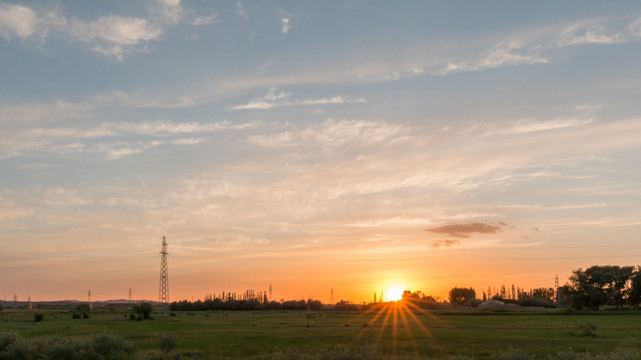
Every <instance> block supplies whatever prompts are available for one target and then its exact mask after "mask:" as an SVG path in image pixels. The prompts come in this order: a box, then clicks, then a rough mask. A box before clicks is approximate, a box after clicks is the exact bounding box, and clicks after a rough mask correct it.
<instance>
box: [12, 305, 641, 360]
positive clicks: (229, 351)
mask: <svg viewBox="0 0 641 360" xmlns="http://www.w3.org/2000/svg"><path fill="white" fill-rule="evenodd" d="M39 312H41V313H43V314H44V320H43V321H42V322H35V321H34V316H33V312H28V311H7V310H5V311H4V312H2V313H0V332H6V331H15V332H17V333H19V334H21V335H23V336H25V337H35V336H40V335H62V336H68V337H72V338H75V339H78V340H86V339H89V338H90V337H92V336H93V335H95V334H99V333H103V332H110V333H113V334H116V335H119V336H121V337H123V338H125V339H126V340H128V341H130V342H131V343H133V344H134V345H135V346H136V358H140V359H147V358H159V356H160V347H159V345H158V339H159V338H160V337H161V336H163V335H165V336H172V337H174V338H175V339H176V340H177V341H178V346H177V348H176V350H175V351H176V352H199V353H201V354H203V355H204V357H205V358H211V359H246V358H254V359H270V358H272V357H273V356H274V355H276V354H281V355H282V354H286V353H287V352H294V353H298V354H318V353H319V352H321V351H327V350H326V349H335V348H343V349H350V348H375V349H377V351H378V352H379V353H382V354H384V355H385V356H386V357H394V356H397V357H399V358H404V357H406V358H410V357H431V358H448V357H450V356H453V355H465V356H469V357H472V358H475V359H489V358H493V357H494V355H495V354H497V353H499V352H501V351H505V350H507V349H510V348H519V349H521V350H522V351H524V352H525V353H527V354H530V355H532V356H534V357H535V358H539V359H547V358H548V356H549V355H554V354H557V353H558V352H560V351H566V350H568V349H573V350H574V351H575V352H590V353H594V354H596V353H599V352H603V353H609V352H612V351H614V350H617V349H622V350H631V351H636V350H637V349H641V315H640V314H636V313H610V314H589V315H583V314H581V315H576V314H574V315H563V314H561V313H559V312H557V311H542V312H523V313H491V312H471V313H468V312H465V313H463V312H462V313H456V312H452V313H440V314H439V313H436V314H427V313H421V312H415V313H414V314H413V316H412V315H409V314H408V315H406V319H407V326H406V325H405V323H404V321H403V317H402V316H400V315H399V316H397V321H396V324H397V325H396V327H395V326H394V320H393V319H394V316H393V313H392V315H390V317H389V321H388V323H387V324H385V326H383V325H384V322H385V317H386V315H385V314H383V315H381V316H379V317H378V318H376V320H375V321H372V320H373V319H374V318H375V313H340V312H320V313H319V312H314V313H309V312H289V311H287V312H194V313H178V316H175V317H160V316H158V315H155V316H154V320H151V321H131V320H129V316H128V315H127V314H125V313H117V312H116V313H112V312H106V311H105V312H100V311H93V312H92V313H91V317H90V318H89V319H72V318H71V314H70V313H69V312H56V311H42V310H39ZM308 317H309V319H308ZM308 322H309V327H308V326H307V325H308ZM587 323H591V324H594V325H595V326H596V330H595V331H594V334H593V335H595V336H586V335H588V334H585V326H584V325H586V324H587ZM582 326H583V327H582ZM324 349H325V350H324Z"/></svg>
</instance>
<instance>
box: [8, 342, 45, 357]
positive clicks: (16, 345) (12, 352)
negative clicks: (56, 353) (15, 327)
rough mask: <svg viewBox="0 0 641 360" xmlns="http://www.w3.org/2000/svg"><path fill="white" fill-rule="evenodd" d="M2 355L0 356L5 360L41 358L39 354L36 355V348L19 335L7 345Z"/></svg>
mask: <svg viewBox="0 0 641 360" xmlns="http://www.w3.org/2000/svg"><path fill="white" fill-rule="evenodd" d="M2 355H3V357H2V358H3V359H7V360H13V359H16V360H18V359H20V360H31V359H33V360H35V359H40V358H41V356H38V352H37V351H36V349H34V347H33V346H31V343H30V342H28V341H26V340H25V339H24V338H22V337H19V338H18V339H17V341H15V342H13V343H11V344H10V345H9V346H7V347H6V348H5V349H4V352H3V353H2Z"/></svg>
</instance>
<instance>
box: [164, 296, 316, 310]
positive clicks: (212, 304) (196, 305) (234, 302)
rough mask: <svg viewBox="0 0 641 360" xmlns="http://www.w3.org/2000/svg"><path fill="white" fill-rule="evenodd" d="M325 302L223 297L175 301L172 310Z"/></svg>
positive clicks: (265, 307) (266, 307)
mask: <svg viewBox="0 0 641 360" xmlns="http://www.w3.org/2000/svg"><path fill="white" fill-rule="evenodd" d="M322 307H323V304H322V303H321V302H320V301H319V300H313V299H309V300H288V301H260V300H258V299H247V300H245V299H230V298H228V299H221V298H213V299H207V300H204V301H202V300H197V301H187V300H182V301H178V302H173V303H171V305H170V306H169V309H170V310H171V311H207V310H230V311H243V310H314V311H317V310H320V309H321V308H322Z"/></svg>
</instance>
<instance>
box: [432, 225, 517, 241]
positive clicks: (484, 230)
mask: <svg viewBox="0 0 641 360" xmlns="http://www.w3.org/2000/svg"><path fill="white" fill-rule="evenodd" d="M503 224H505V223H500V225H502V226H507V224H505V225H503ZM425 231H429V232H431V233H435V234H446V235H447V236H452V237H457V238H469V237H470V235H468V234H471V233H479V234H498V233H500V232H501V227H500V226H498V225H494V224H488V223H466V224H447V225H443V226H439V227H435V228H430V229H425Z"/></svg>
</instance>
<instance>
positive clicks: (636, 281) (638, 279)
mask: <svg viewBox="0 0 641 360" xmlns="http://www.w3.org/2000/svg"><path fill="white" fill-rule="evenodd" d="M628 301H629V303H630V305H632V306H634V307H636V308H638V307H639V305H640V304H641V266H637V268H636V270H635V271H634V272H633V273H632V276H630V291H629V292H628Z"/></svg>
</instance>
